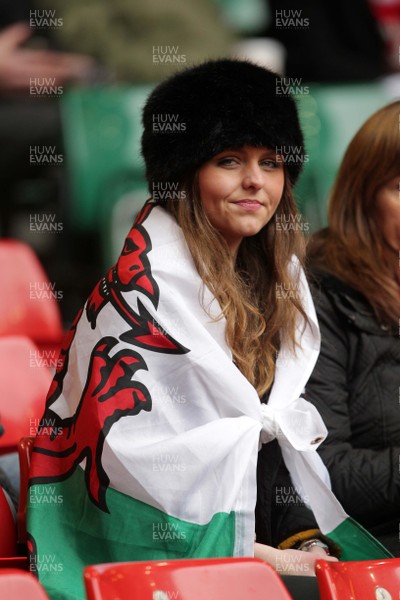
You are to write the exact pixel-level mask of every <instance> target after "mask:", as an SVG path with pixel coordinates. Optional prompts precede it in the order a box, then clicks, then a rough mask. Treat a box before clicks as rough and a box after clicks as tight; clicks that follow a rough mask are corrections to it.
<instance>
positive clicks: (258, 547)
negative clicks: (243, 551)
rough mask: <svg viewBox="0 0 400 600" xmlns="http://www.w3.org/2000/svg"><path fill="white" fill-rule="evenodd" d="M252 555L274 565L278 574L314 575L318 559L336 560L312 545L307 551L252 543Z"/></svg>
mask: <svg viewBox="0 0 400 600" xmlns="http://www.w3.org/2000/svg"><path fill="white" fill-rule="evenodd" d="M254 556H255V557H256V558H260V559H261V560H264V561H265V562H267V563H268V564H270V565H271V566H273V567H274V569H275V570H276V571H277V572H278V573H279V574H280V575H303V576H306V577H313V576H315V561H316V560H318V559H323V560H327V561H329V562H336V561H337V560H338V559H337V558H335V557H334V556H329V555H328V554H326V552H325V550H324V549H323V548H320V547H319V546H313V547H312V548H310V550H309V551H308V552H303V551H302V550H291V549H289V550H278V549H277V548H272V547H271V546H266V545H264V544H257V543H255V544H254Z"/></svg>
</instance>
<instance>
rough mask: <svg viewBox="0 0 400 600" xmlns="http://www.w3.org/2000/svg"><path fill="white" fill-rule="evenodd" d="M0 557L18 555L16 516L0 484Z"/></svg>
mask: <svg viewBox="0 0 400 600" xmlns="http://www.w3.org/2000/svg"><path fill="white" fill-rule="evenodd" d="M0 523H1V527H0V557H2V558H3V557H9V556H16V555H17V527H16V524H15V521H14V516H13V513H12V510H11V507H10V505H9V502H8V500H7V497H6V495H5V493H4V490H3V488H2V487H1V486H0Z"/></svg>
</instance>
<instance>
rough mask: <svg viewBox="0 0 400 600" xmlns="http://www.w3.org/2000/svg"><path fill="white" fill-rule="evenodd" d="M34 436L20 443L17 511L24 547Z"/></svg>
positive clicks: (18, 529) (20, 541)
mask: <svg viewBox="0 0 400 600" xmlns="http://www.w3.org/2000/svg"><path fill="white" fill-rule="evenodd" d="M34 442H35V438H34V437H24V438H22V439H21V440H20V441H19V444H18V456H19V480H20V484H19V502H18V512H17V540H18V544H19V545H22V546H23V547H24V546H25V544H26V541H27V535H26V504H27V498H28V483H29V467H30V466H31V455H32V448H33V444H34Z"/></svg>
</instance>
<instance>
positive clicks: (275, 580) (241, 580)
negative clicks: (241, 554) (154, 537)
mask: <svg viewBox="0 0 400 600" xmlns="http://www.w3.org/2000/svg"><path fill="white" fill-rule="evenodd" d="M84 581H85V587H86V594H87V600H112V599H115V598H118V599H119V600H228V599H229V600H244V599H246V600H247V599H251V600H265V599H266V598H273V599H274V600H290V599H291V596H290V595H289V592H288V591H287V589H286V587H285V585H284V584H283V582H282V580H281V578H280V576H279V575H278V573H277V572H276V571H275V570H274V569H273V568H272V567H271V566H270V565H267V564H266V563H265V562H263V561H261V560H258V559H255V558H220V559H207V560H206V559H201V560H196V559H193V560H170V561H153V562H136V563H115V564H112V563H109V564H103V565H93V566H90V567H86V568H85V570H84Z"/></svg>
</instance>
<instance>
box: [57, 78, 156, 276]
mask: <svg viewBox="0 0 400 600" xmlns="http://www.w3.org/2000/svg"><path fill="white" fill-rule="evenodd" d="M151 89H152V88H151V86H149V85H142V86H113V87H109V88H99V89H96V88H90V89H89V88H75V89H70V90H68V91H67V92H66V93H65V94H64V96H63V97H62V101H61V109H62V120H63V131H64V139H65V148H66V156H67V169H68V177H69V182H70V189H71V203H70V221H71V223H72V226H73V227H74V228H75V229H76V230H77V231H80V232H92V233H96V232H100V236H101V239H100V241H101V246H102V253H103V262H104V266H105V267H108V266H109V265H110V262H112V260H113V256H112V249H111V243H112V241H111V236H112V231H111V222H112V216H111V215H112V213H113V208H114V206H115V205H116V204H117V203H118V202H119V200H120V199H121V198H122V197H124V196H126V195H127V194H131V193H136V192H138V190H140V194H139V197H140V201H139V205H138V207H137V209H138V208H139V207H140V206H141V205H142V204H143V203H144V201H145V200H146V194H147V183H146V181H145V177H144V165H143V162H142V158H141V154H140V138H141V132H142V128H141V111H142V107H143V105H144V102H145V100H146V98H147V95H148V94H149V93H150V91H151ZM129 228H130V222H128V223H125V229H124V232H123V238H122V240H121V247H122V244H123V240H124V238H125V235H126V234H127V233H128V231H129Z"/></svg>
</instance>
